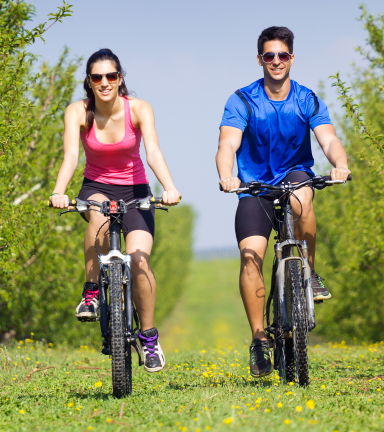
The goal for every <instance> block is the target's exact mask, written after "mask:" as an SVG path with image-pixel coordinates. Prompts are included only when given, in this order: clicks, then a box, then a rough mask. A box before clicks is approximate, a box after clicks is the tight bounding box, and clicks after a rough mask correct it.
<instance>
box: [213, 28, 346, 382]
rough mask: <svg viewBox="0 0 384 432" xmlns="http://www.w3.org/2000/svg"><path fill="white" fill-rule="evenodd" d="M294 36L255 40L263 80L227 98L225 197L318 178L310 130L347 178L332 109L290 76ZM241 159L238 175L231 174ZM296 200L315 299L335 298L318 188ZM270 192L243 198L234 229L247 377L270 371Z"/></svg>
mask: <svg viewBox="0 0 384 432" xmlns="http://www.w3.org/2000/svg"><path fill="white" fill-rule="evenodd" d="M293 38H294V36H293V33H292V32H291V31H290V30H289V29H288V28H286V27H269V28H267V29H266V30H264V31H263V32H262V33H261V35H260V37H259V39H258V56H257V60H258V63H259V65H260V66H261V67H262V68H263V73H264V78H263V79H259V80H258V81H256V82H254V83H252V84H250V85H249V86H247V87H244V88H242V89H240V90H238V91H237V92H235V93H234V94H233V95H232V96H231V97H230V98H229V99H228V101H227V104H226V106H225V111H224V115H223V119H222V122H221V125H220V141H219V150H218V152H217V156H216V163H217V169H218V172H219V176H220V185H221V186H222V188H223V190H224V191H225V192H228V191H230V190H231V189H235V188H238V187H239V185H240V182H250V181H254V180H259V181H262V182H264V183H269V184H279V183H281V182H282V181H284V182H291V183H298V182H301V181H303V180H305V179H308V178H310V177H312V176H314V173H313V171H312V170H311V167H312V166H313V165H314V160H313V157H312V152H311V141H310V129H312V130H313V132H314V133H315V135H316V138H317V141H318V142H319V144H320V146H321V148H322V150H323V152H324V154H325V155H326V157H327V158H328V160H329V162H330V163H331V164H332V165H333V167H334V168H333V169H332V170H331V177H332V179H333V180H347V177H348V174H349V173H350V171H349V169H348V164H347V155H346V153H345V150H344V148H343V146H342V144H341V142H340V140H339V139H338V138H337V136H336V133H335V129H334V127H333V125H332V123H331V121H330V118H329V114H328V110H327V107H326V105H325V104H324V102H323V101H321V100H320V99H319V98H318V97H317V96H316V95H315V94H314V93H313V92H312V91H311V90H309V89H307V88H306V87H304V86H300V85H299V84H298V83H296V82H295V81H293V80H291V79H290V77H289V72H290V69H291V67H292V66H293V64H294V59H295V57H294V54H293ZM235 154H236V156H237V165H238V170H239V173H238V177H233V176H232V169H233V164H234V156H235ZM295 195H296V196H297V198H298V199H299V200H300V202H299V201H298V200H297V199H291V204H292V208H293V213H294V217H295V218H297V217H298V216H299V215H300V213H301V208H302V215H301V218H300V219H299V220H298V221H297V222H296V223H295V236H296V238H297V239H299V240H307V242H308V246H309V263H310V266H311V269H312V274H311V281H312V288H313V291H314V299H315V300H322V299H328V298H330V297H331V294H330V293H329V291H328V290H327V288H326V287H325V286H324V284H323V282H322V280H323V279H322V278H321V277H320V276H319V275H318V274H317V273H316V272H315V270H314V263H315V240H316V220H315V214H314V211H313V205H312V201H313V195H314V194H313V190H312V189H311V188H310V187H304V188H301V189H299V190H297V191H296V192H295ZM272 204H273V203H272V200H271V199H270V198H269V199H268V195H265V196H259V197H254V196H250V195H247V194H241V195H240V200H239V204H238V208H237V213H236V220H235V230H236V236H237V241H238V245H239V249H240V255H241V269H240V293H241V297H242V299H243V303H244V307H245V311H246V313H247V317H248V321H249V324H250V326H251V330H252V344H251V346H250V372H251V374H252V375H253V376H254V377H262V376H264V375H268V374H270V373H271V372H272V370H273V367H272V364H271V359H270V355H269V350H268V342H267V339H266V336H265V333H264V322H263V318H264V300H265V287H264V281H263V275H262V266H263V260H264V255H265V251H266V249H267V244H268V239H269V236H270V233H271V230H272V221H273V207H272Z"/></svg>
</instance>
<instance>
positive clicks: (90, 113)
mask: <svg viewBox="0 0 384 432" xmlns="http://www.w3.org/2000/svg"><path fill="white" fill-rule="evenodd" d="M104 60H109V61H111V62H113V63H115V67H116V70H117V72H120V74H121V75H122V76H123V81H122V83H121V85H120V86H119V95H120V96H128V95H129V92H128V90H127V86H126V85H125V81H124V75H125V71H124V70H123V68H122V67H121V64H120V60H119V58H118V57H117V55H116V54H114V53H113V52H112V51H111V50H110V49H108V48H103V49H101V50H99V51H96V52H95V53H93V54H92V55H91V57H89V59H88V61H87V69H86V74H87V76H86V77H85V80H84V90H85V92H86V93H87V97H88V98H89V103H88V105H87V129H88V130H91V128H92V125H93V120H94V118H95V95H94V94H93V90H92V88H91V87H90V86H89V84H88V75H89V74H90V73H91V71H92V68H93V65H94V64H95V63H97V62H98V61H104ZM111 72H112V71H111Z"/></svg>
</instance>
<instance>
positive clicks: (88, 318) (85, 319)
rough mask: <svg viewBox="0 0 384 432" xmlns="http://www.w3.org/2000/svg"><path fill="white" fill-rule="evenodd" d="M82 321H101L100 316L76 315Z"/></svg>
mask: <svg viewBox="0 0 384 432" xmlns="http://www.w3.org/2000/svg"><path fill="white" fill-rule="evenodd" d="M76 318H77V320H78V321H80V322H96V321H100V317H96V318H91V317H76Z"/></svg>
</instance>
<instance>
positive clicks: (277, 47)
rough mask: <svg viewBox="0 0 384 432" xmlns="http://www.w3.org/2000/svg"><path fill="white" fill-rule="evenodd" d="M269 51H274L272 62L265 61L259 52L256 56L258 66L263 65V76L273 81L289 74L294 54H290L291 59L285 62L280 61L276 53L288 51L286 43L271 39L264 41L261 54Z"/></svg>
mask: <svg viewBox="0 0 384 432" xmlns="http://www.w3.org/2000/svg"><path fill="white" fill-rule="evenodd" d="M271 52H272V53H276V55H275V58H274V60H273V62H272V63H265V62H264V61H263V58H262V57H261V55H259V54H258V56H257V61H258V62H259V65H260V66H263V71H264V77H269V78H270V79H272V80H273V81H281V80H283V79H284V78H285V77H287V76H288V75H289V70H290V69H291V66H292V65H293V62H294V60H295V56H294V55H293V54H292V56H291V59H290V60H288V61H287V62H286V63H283V62H281V61H280V59H279V56H278V55H277V53H279V52H287V53H289V50H288V47H287V45H285V43H284V42H281V41H279V40H273V41H268V42H265V43H264V49H263V54H265V53H271Z"/></svg>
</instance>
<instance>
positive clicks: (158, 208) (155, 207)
mask: <svg viewBox="0 0 384 432" xmlns="http://www.w3.org/2000/svg"><path fill="white" fill-rule="evenodd" d="M154 209H155V210H164V211H166V212H169V209H168V208H166V207H157V206H154Z"/></svg>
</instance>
